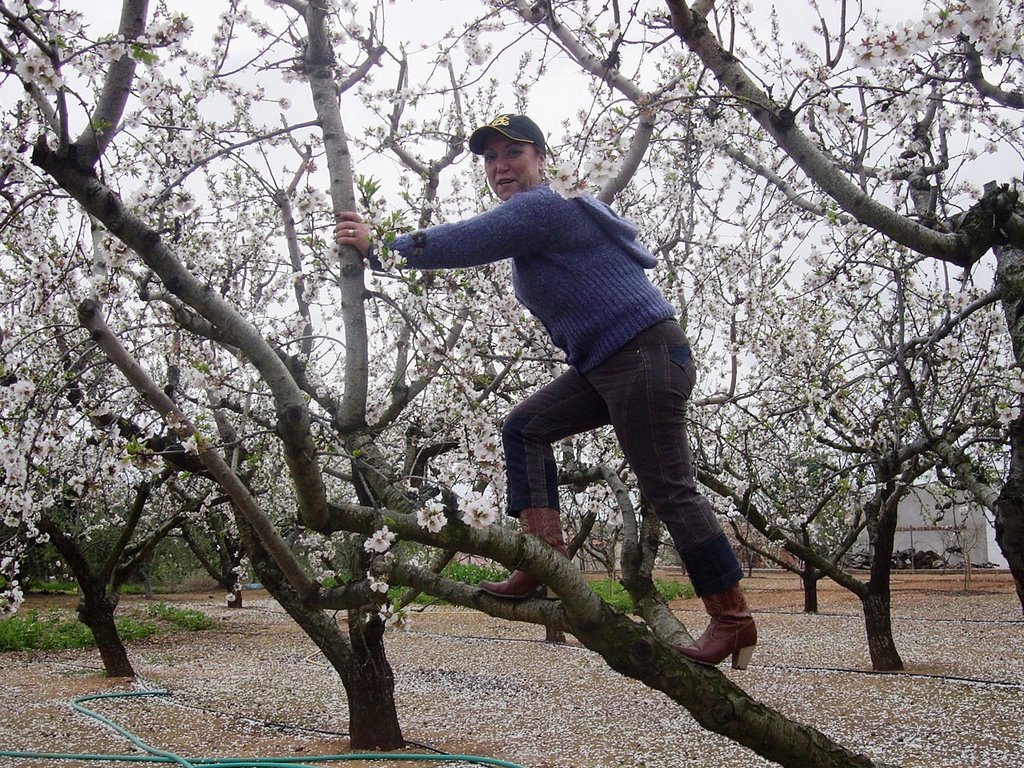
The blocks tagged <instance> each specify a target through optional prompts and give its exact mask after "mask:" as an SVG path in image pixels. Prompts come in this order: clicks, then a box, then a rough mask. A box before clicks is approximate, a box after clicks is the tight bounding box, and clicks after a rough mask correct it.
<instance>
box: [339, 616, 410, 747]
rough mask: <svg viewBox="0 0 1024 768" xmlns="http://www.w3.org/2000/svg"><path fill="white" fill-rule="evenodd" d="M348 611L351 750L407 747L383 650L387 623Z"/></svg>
mask: <svg viewBox="0 0 1024 768" xmlns="http://www.w3.org/2000/svg"><path fill="white" fill-rule="evenodd" d="M365 618H366V617H365V614H362V613H360V612H359V611H349V621H348V636H349V643H350V645H351V647H352V651H353V657H354V659H353V662H351V663H349V664H348V668H347V671H346V674H345V675H343V676H344V677H347V678H348V679H347V681H346V683H345V690H346V692H347V693H348V714H349V736H350V738H351V741H352V744H351V746H352V749H398V748H400V747H402V746H404V745H405V739H404V738H403V736H402V727H401V725H400V724H399V722H398V713H397V711H396V709H395V675H394V672H393V671H392V669H391V664H390V663H389V662H388V659H387V655H386V654H385V651H384V622H382V621H381V620H380V619H379V618H377V617H376V616H374V617H372V618H371V619H370V620H369V621H366V620H365Z"/></svg>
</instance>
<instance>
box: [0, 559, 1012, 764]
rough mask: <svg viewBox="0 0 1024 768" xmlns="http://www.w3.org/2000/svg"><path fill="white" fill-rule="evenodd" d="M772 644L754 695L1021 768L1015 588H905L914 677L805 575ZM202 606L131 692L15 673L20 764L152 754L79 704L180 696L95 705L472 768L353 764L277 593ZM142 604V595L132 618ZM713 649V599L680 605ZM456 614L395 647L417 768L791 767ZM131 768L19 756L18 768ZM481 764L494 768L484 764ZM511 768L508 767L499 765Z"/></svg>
mask: <svg viewBox="0 0 1024 768" xmlns="http://www.w3.org/2000/svg"><path fill="white" fill-rule="evenodd" d="M743 585H744V587H745V589H746V591H747V594H748V599H749V601H750V603H751V606H752V608H753V609H754V613H755V616H756V618H757V621H758V628H759V633H760V644H759V646H758V649H757V653H755V655H754V659H753V662H752V663H751V666H750V668H749V669H747V670H746V671H733V670H730V669H725V668H724V667H723V671H724V673H725V674H726V675H728V676H729V677H730V679H732V680H733V681H734V682H735V683H736V684H737V685H739V686H741V687H742V688H743V689H744V690H746V691H747V692H748V693H749V694H750V695H752V696H753V697H755V698H756V699H759V700H761V701H762V702H764V703H765V704H767V705H769V706H770V707H772V708H774V709H777V710H779V711H781V712H782V713H783V714H785V715H786V716H788V717H790V718H793V719H796V720H798V721H800V722H803V723H806V724H808V725H811V726H813V727H815V728H817V729H819V730H821V731H823V732H824V733H826V734H827V735H828V736H830V737H831V738H833V739H835V740H837V741H839V742H840V743H842V744H843V745H845V746H847V747H849V748H852V749H855V750H857V751H860V752H863V753H865V754H867V755H869V756H870V757H872V758H873V759H875V760H879V761H883V760H884V761H885V762H886V763H888V764H890V765H900V766H905V767H906V768H917V767H918V766H920V767H921V768H925V766H927V768H947V767H948V768H962V767H963V766H971V767H979V768H980V767H982V766H984V767H985V768H1011V767H1012V768H1018V766H1020V765H1021V763H1022V755H1024V733H1022V729H1021V722H1022V720H1024V622H1022V621H1021V608H1020V603H1019V602H1018V601H1017V598H1016V596H1015V594H1014V591H1013V583H1012V581H1011V579H1010V577H1009V575H1008V574H1006V573H1004V572H996V571H975V573H974V575H973V577H972V580H971V583H970V585H969V587H965V583H964V576H963V574H961V573H953V574H950V573H935V572H930V573H919V574H910V573H899V574H897V576H896V579H895V583H894V587H893V602H894V607H893V625H894V634H895V638H896V643H897V645H898V647H899V650H900V653H901V655H902V657H903V660H904V662H905V663H906V666H907V671H906V672H905V673H901V674H889V675H881V674H873V673H871V670H870V662H869V659H868V654H867V648H866V643H865V635H864V624H863V616H862V614H861V612H860V605H859V603H858V601H857V600H856V598H854V597H853V596H852V595H851V594H850V593H848V592H846V591H845V590H842V589H840V588H838V587H836V586H835V585H832V584H830V583H825V584H822V585H821V590H820V602H819V612H818V613H817V614H814V615H810V614H805V613H803V610H802V609H803V596H802V593H801V591H800V584H799V582H798V581H797V579H796V578H795V577H793V576H791V575H787V574H779V573H773V572H767V571H762V572H755V573H754V574H753V575H752V576H751V577H750V578H748V579H746V580H745V581H744V582H743ZM160 599H162V600H168V601H169V600H171V599H173V600H174V601H175V602H176V603H178V604H182V605H186V606H188V607H193V608H197V609H200V610H202V611H204V612H205V613H207V614H208V615H210V616H211V617H213V618H214V619H215V620H216V622H217V626H216V628H215V629H213V630H210V631H205V632H201V633H182V634H175V635H171V636H165V637H162V638H158V639H154V640H150V641H145V642H140V643H134V644H132V645H131V646H130V649H129V653H130V656H131V659H132V663H133V664H134V666H135V669H136V671H137V672H138V673H139V676H140V677H139V679H137V680H136V681H134V682H132V681H127V680H111V679H107V678H105V677H104V676H103V674H102V669H101V668H100V663H99V658H98V655H97V654H96V651H95V650H82V651H60V652H27V653H7V654H3V655H2V656H0V701H2V708H3V717H2V719H0V752H2V751H19V752H35V753H59V754H62V755H63V754H75V755H83V754H89V755H135V756H138V755H140V754H141V753H140V751H139V750H138V749H136V748H135V747H133V746H132V744H131V743H130V742H129V741H127V740H126V739H125V738H124V737H123V736H122V735H120V734H118V733H116V732H115V731H114V730H113V729H111V728H110V727H108V726H107V725H104V724H102V723H100V722H98V721H96V720H94V719H90V718H88V717H85V716H83V715H81V714H78V713H75V712H74V711H73V710H72V709H71V707H70V706H69V701H70V700H71V699H72V698H73V697H76V696H83V695H96V694H109V693H124V692H144V691H146V690H149V689H157V690H164V691H166V692H167V695H163V696H142V697H131V698H107V699H101V700H97V701H92V702H89V703H87V704H85V706H87V707H89V708H90V709H93V710H94V711H96V712H97V713H99V714H101V715H102V716H103V717H105V718H108V719H109V720H110V721H111V722H114V723H117V724H118V725H120V726H122V727H123V728H126V729H128V730H129V731H130V732H132V733H133V734H135V735H136V736H137V737H138V738H140V739H142V740H144V741H145V742H147V743H148V744H151V745H153V746H155V747H158V748H160V749H164V750H169V751H172V752H174V753H176V754H178V755H181V756H183V757H192V758H211V757H223V758H226V757H231V756H236V757H239V756H244V757H256V756H262V757H269V756H280V757H288V758H290V759H293V760H294V759H299V760H308V761H310V762H309V765H346V766H355V767H356V768H397V767H398V766H426V765H430V766H437V765H448V766H467V765H471V763H468V762H465V761H463V762H457V761H448V760H444V761H442V762H436V761H431V762H424V761H419V760H417V761H395V760H385V759H378V758H372V759H359V760H346V761H344V762H340V761H339V762H329V763H328V762H316V761H314V757H316V756H322V755H336V754H342V753H345V752H346V751H347V749H348V742H347V738H346V735H345V729H346V705H345V696H344V691H343V689H342V686H341V684H340V682H339V681H338V679H337V676H336V675H335V674H334V673H333V671H332V670H331V669H330V668H329V667H328V666H327V665H326V664H325V663H324V661H323V659H322V657H321V656H320V654H319V653H318V651H317V650H316V648H315V647H314V646H313V644H312V642H311V641H309V639H308V638H306V637H305V635H303V634H302V632H301V631H299V630H298V629H297V628H296V627H295V625H294V624H293V623H292V622H291V620H290V619H288V617H287V616H286V615H285V614H284V613H283V611H282V610H281V609H280V608H279V607H278V606H277V605H276V604H275V603H274V602H273V601H272V600H270V599H269V598H267V596H266V595H265V594H263V593H262V592H258V591H257V592H247V593H246V594H245V607H244V608H242V609H240V610H231V609H228V608H226V607H224V596H223V595H220V594H212V593H204V594H191V595H184V596H182V595H178V596H174V597H173V598H172V597H161V598H160ZM133 601H141V598H125V602H126V604H127V605H128V606H130V604H131V603H132V602H133ZM73 602H74V601H73V598H66V597H65V598H52V597H51V598H47V597H32V598H30V599H29V600H28V602H27V604H26V606H25V609H31V608H40V609H43V610H45V609H48V608H58V609H61V610H70V608H71V606H72V605H73ZM673 608H674V609H675V610H677V612H678V615H679V616H680V618H681V619H682V620H683V621H684V623H685V624H686V625H687V626H688V627H689V628H690V629H691V631H693V632H694V633H697V632H699V631H700V630H701V629H702V627H703V624H704V622H705V618H704V616H703V611H702V609H701V606H700V604H699V601H696V600H682V601H679V602H678V603H676V604H674V605H673ZM543 638H544V630H543V628H538V627H535V626H531V625H522V624H513V623H510V622H505V621H499V620H496V619H492V618H490V617H487V616H483V615H480V614H477V613H474V612H472V611H467V610H463V609H459V608H453V607H450V606H435V607H430V608H427V609H425V610H422V611H421V612H419V613H416V614H415V615H414V616H413V619H412V622H411V626H410V628H409V629H408V630H406V631H404V632H396V633H395V634H394V635H392V636H391V637H390V638H389V645H388V648H389V651H388V653H389V658H390V660H391V663H392V665H393V667H394V669H395V674H396V679H397V690H396V698H397V701H398V707H399V713H400V717H401V721H402V726H403V729H404V732H405V735H406V738H407V739H408V740H409V741H410V742H412V743H414V746H412V747H410V751H411V752H414V753H425V752H428V751H431V750H442V751H446V752H448V753H452V754H460V755H475V756H482V757H487V758H490V759H492V760H500V761H505V762H504V764H510V763H511V764H517V765H521V766H523V767H524V768H612V767H613V766H629V767H630V768H638V767H643V768H685V767H689V766H693V767H694V768H696V767H697V766H714V767H717V768H734V767H735V768H739V767H740V766H742V767H743V768H750V767H757V766H768V765H773V764H772V763H768V762H767V761H765V760H763V759H762V758H760V757H758V756H757V755H755V754H753V753H752V752H750V751H748V750H747V749H745V748H743V747H740V746H738V745H736V744H734V743H733V742H731V741H729V740H727V739H725V738H723V737H720V736H718V735H716V734H712V733H708V732H706V731H704V730H702V729H701V728H700V727H699V726H697V725H696V723H695V722H694V720H693V719H692V717H691V716H690V715H689V713H687V712H686V711H685V710H683V709H681V708H680V707H679V706H678V705H676V704H674V703H673V702H671V701H670V700H668V699H667V698H666V697H665V696H664V695H662V694H660V693H658V692H655V691H652V690H650V689H648V688H645V687H644V686H642V685H641V684H639V683H637V682H635V681H633V680H629V679H625V678H623V677H621V676H619V675H617V674H616V673H614V672H612V671H611V670H609V669H608V668H607V666H606V665H605V664H604V662H603V660H602V659H601V658H600V657H598V656H596V655H595V654H593V653H591V652H590V651H588V650H587V649H585V648H583V647H582V646H580V645H579V643H577V642H576V641H575V640H573V639H572V638H570V640H569V642H568V643H566V644H564V645H557V644H550V643H545V642H543ZM124 764H125V763H123V762H113V761H110V760H89V761H85V760H77V759H76V760H63V759H58V758H57V757H45V758H38V759H36V758H33V759H26V758H21V757H17V758H15V757H5V756H0V766H2V768H8V767H9V768H39V766H47V767H48V766H54V767H55V768H56V767H58V766H70V767H72V768H74V766H82V767H83V768H84V766H90V768H113V766H123V765H124ZM477 764H480V763H477ZM491 764H499V765H500V764H502V763H491Z"/></svg>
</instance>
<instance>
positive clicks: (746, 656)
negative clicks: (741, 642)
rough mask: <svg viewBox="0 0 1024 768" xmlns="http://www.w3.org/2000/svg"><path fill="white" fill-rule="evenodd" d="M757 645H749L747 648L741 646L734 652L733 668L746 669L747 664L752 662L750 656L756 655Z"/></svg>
mask: <svg viewBox="0 0 1024 768" xmlns="http://www.w3.org/2000/svg"><path fill="white" fill-rule="evenodd" d="M755 647H756V646H753V645H748V646H747V647H746V648H740V649H739V650H738V651H733V653H732V668H733V669H746V668H747V664H749V663H750V657H751V656H753V655H754V648H755Z"/></svg>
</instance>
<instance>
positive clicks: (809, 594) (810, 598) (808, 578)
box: [800, 565, 819, 613]
mask: <svg viewBox="0 0 1024 768" xmlns="http://www.w3.org/2000/svg"><path fill="white" fill-rule="evenodd" d="M818 578H819V576H818V572H817V571H816V570H815V569H814V568H812V567H811V566H809V565H806V566H804V569H803V570H802V571H800V581H801V583H802V584H803V588H804V613H817V612H818Z"/></svg>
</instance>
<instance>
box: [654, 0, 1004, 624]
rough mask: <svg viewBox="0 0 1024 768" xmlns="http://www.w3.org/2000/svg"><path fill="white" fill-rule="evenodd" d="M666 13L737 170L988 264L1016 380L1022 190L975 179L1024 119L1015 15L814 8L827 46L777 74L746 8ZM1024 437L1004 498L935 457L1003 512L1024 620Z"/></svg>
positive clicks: (978, 7)
mask: <svg viewBox="0 0 1024 768" xmlns="http://www.w3.org/2000/svg"><path fill="white" fill-rule="evenodd" d="M666 5H667V9H668V11H669V14H670V17H669V18H670V22H671V28H672V30H673V31H674V33H675V34H676V35H677V37H678V39H679V41H680V44H681V45H683V46H685V47H686V49H687V50H689V51H690V52H691V53H692V54H693V55H694V56H695V57H696V58H697V59H698V60H699V61H700V62H701V63H702V64H703V65H704V66H705V67H706V68H707V70H708V72H709V73H710V74H711V75H713V77H714V80H713V81H711V82H710V83H709V85H710V87H709V88H708V89H707V90H706V93H707V95H708V97H709V98H714V99H717V100H719V101H724V102H725V103H727V104H729V105H730V106H731V107H733V108H734V109H735V110H736V112H735V114H734V117H735V118H736V121H735V124H734V127H733V129H732V130H733V135H732V136H731V137H730V138H728V139H726V140H725V141H724V142H723V143H725V144H726V145H727V146H729V147H731V148H732V149H731V151H730V152H729V154H730V157H732V158H734V159H736V160H737V161H738V162H740V163H741V164H742V165H744V166H745V167H746V168H748V169H749V170H750V171H752V172H754V173H757V174H759V175H761V176H762V177H764V178H767V179H769V180H770V181H771V182H772V183H773V184H774V185H775V186H776V187H777V189H778V190H779V192H780V194H783V195H785V196H787V197H788V198H790V199H791V200H792V202H793V204H794V205H795V206H798V207H799V208H801V209H802V210H804V211H807V212H809V213H811V214H812V215H818V216H823V217H824V216H833V217H835V216H836V215H837V213H838V212H842V213H844V214H847V215H849V217H851V219H852V220H854V221H856V222H857V223H858V224H859V225H860V226H861V227H862V229H863V232H864V234H865V236H867V237H876V238H887V239H888V240H889V241H890V242H892V243H893V244H894V245H895V246H896V247H897V248H899V249H900V250H910V251H913V252H916V253H918V254H921V255H922V256H926V257H929V258H932V259H936V260H939V261H941V262H945V263H947V264H949V265H952V266H955V267H958V268H960V269H962V270H965V271H967V272H970V271H971V270H972V269H973V268H975V266H976V265H977V264H978V263H979V261H981V260H982V258H983V257H985V256H986V255H987V254H990V253H991V254H992V255H994V257H995V259H996V276H995V285H994V287H995V290H997V291H998V292H999V295H1000V300H1001V302H1002V304H1003V307H1004V310H1005V312H1006V315H1007V324H1008V327H1009V330H1010V336H1011V340H1012V342H1011V343H1012V349H1013V352H1014V355H1015V356H1016V359H1017V363H1018V366H1019V365H1020V363H1021V351H1020V350H1021V348H1022V347H1021V341H1020V330H1019V328H1018V327H1017V325H1016V323H1017V321H1016V318H1017V317H1018V316H1019V314H1020V313H1019V312H1018V311H1017V306H1018V303H1019V302H1020V300H1021V297H1020V292H1019V289H1018V287H1017V286H1018V284H1019V281H1018V280H1017V273H1018V271H1019V261H1020V245H1021V238H1020V233H1021V228H1020V222H1021V217H1020V213H1021V209H1020V204H1019V199H1018V192H1017V188H1016V184H1015V182H1014V180H1013V178H1012V177H1011V178H1009V179H1002V180H1000V179H995V180H994V181H993V182H992V183H991V184H986V185H985V186H984V188H983V189H979V188H978V186H977V182H974V183H971V182H970V180H969V179H967V178H966V177H967V176H968V172H969V171H972V170H974V169H973V167H972V166H973V165H977V164H978V163H977V160H978V156H979V154H983V153H994V152H995V151H997V150H999V149H1003V148H1007V149H1010V148H1012V143H1013V139H1012V138H1010V137H1012V136H1013V135H1014V132H1015V126H1016V125H1017V124H1018V123H1019V117H1018V116H1017V110H1019V109H1020V107H1021V106H1022V104H1024V101H1022V99H1021V93H1020V85H1019V76H1020V58H1019V48H1020V45H1021V39H1020V31H1019V30H1020V28H1021V25H1020V21H1021V19H1020V8H1019V7H1017V6H1013V5H1008V4H1001V3H997V2H993V1H991V0H985V2H974V3H962V2H945V3H939V4H937V5H934V6H929V7H927V8H922V9H921V13H920V18H908V19H907V20H905V21H904V20H897V21H896V22H895V23H884V22H882V21H880V20H878V19H876V18H873V17H871V16H868V15H867V14H866V13H865V12H864V9H863V6H862V4H861V3H859V2H847V1H846V0H842V1H841V2H839V3H836V4H835V5H834V6H832V7H828V8H826V7H825V6H824V4H820V3H813V4H812V8H813V9H814V11H815V15H816V16H817V20H818V23H817V24H816V26H815V28H814V30H813V31H814V32H815V33H816V34H817V36H818V42H817V46H816V47H812V46H811V45H810V44H803V43H801V44H797V45H796V46H794V47H793V49H792V57H787V58H785V59H779V58H778V57H774V61H772V60H771V59H769V57H768V54H769V49H768V48H767V47H766V46H765V45H764V43H763V42H761V41H760V36H759V35H758V34H757V32H756V30H755V29H754V25H755V24H756V22H755V20H754V18H753V16H752V15H751V14H750V13H749V9H747V8H745V7H743V6H741V5H740V4H736V3H716V2H714V1H713V0H701V1H700V2H695V3H688V2H684V1H680V0H667V3H666ZM776 22H777V23H779V21H778V20H776ZM762 28H763V27H762ZM735 30H742V32H743V34H742V39H740V37H739V36H738V35H737V36H734V31H735ZM755 62H763V64H759V63H755ZM1000 62H1002V63H1000ZM769 82H771V83H772V87H771V88H770V89H769V88H768V87H766V85H765V84H766V83H769ZM741 146H742V147H744V148H743V149H742V150H740V149H739V147H741ZM976 147H978V148H976ZM981 172H982V173H984V171H981ZM990 173H991V172H990ZM1014 175H1016V174H1014ZM808 185H810V186H808ZM889 201H896V202H895V204H891V203H890V202H889ZM1018 406H1019V404H1017V403H1015V404H1014V408H1015V409H1017V411H1015V412H1016V413H1019V407H1018ZM1022 429H1024V425H1022V423H1021V422H1020V421H1019V420H1015V421H1013V423H1012V424H1011V425H1010V429H1009V436H1008V437H1009V445H1010V449H1011V456H1012V458H1011V462H1010V467H1009V473H1008V475H1007V477H1006V479H1005V482H1003V483H1002V485H1001V486H1000V484H999V483H998V482H992V481H987V480H979V479H978V478H977V477H976V474H977V473H975V472H973V471H972V463H973V462H972V456H971V452H970V451H969V450H964V449H963V448H962V447H960V446H958V445H957V444H956V443H940V444H939V445H938V446H937V447H936V451H937V453H938V454H939V456H940V458H941V461H942V463H943V464H944V465H945V466H946V467H948V468H949V469H950V471H952V472H955V473H956V476H957V478H958V480H959V482H961V483H962V484H963V485H964V486H965V487H966V488H969V489H970V490H971V492H972V493H973V494H974V495H975V496H976V497H977V499H978V500H979V502H981V503H982V504H983V505H984V506H986V507H987V508H989V509H991V510H993V511H994V513H995V520H996V536H997V541H998V542H999V544H1000V546H1001V548H1002V550H1003V553H1004V554H1005V555H1006V558H1007V560H1008V561H1009V563H1010V567H1011V570H1012V571H1013V574H1014V578H1015V580H1016V582H1017V592H1018V596H1019V597H1020V598H1021V604H1022V610H1024V510H1022V505H1021V501H1020V496H1021V494H1020V485H1021V478H1020V459H1019V452H1020V446H1021V437H1020V435H1021V432H1022Z"/></svg>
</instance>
